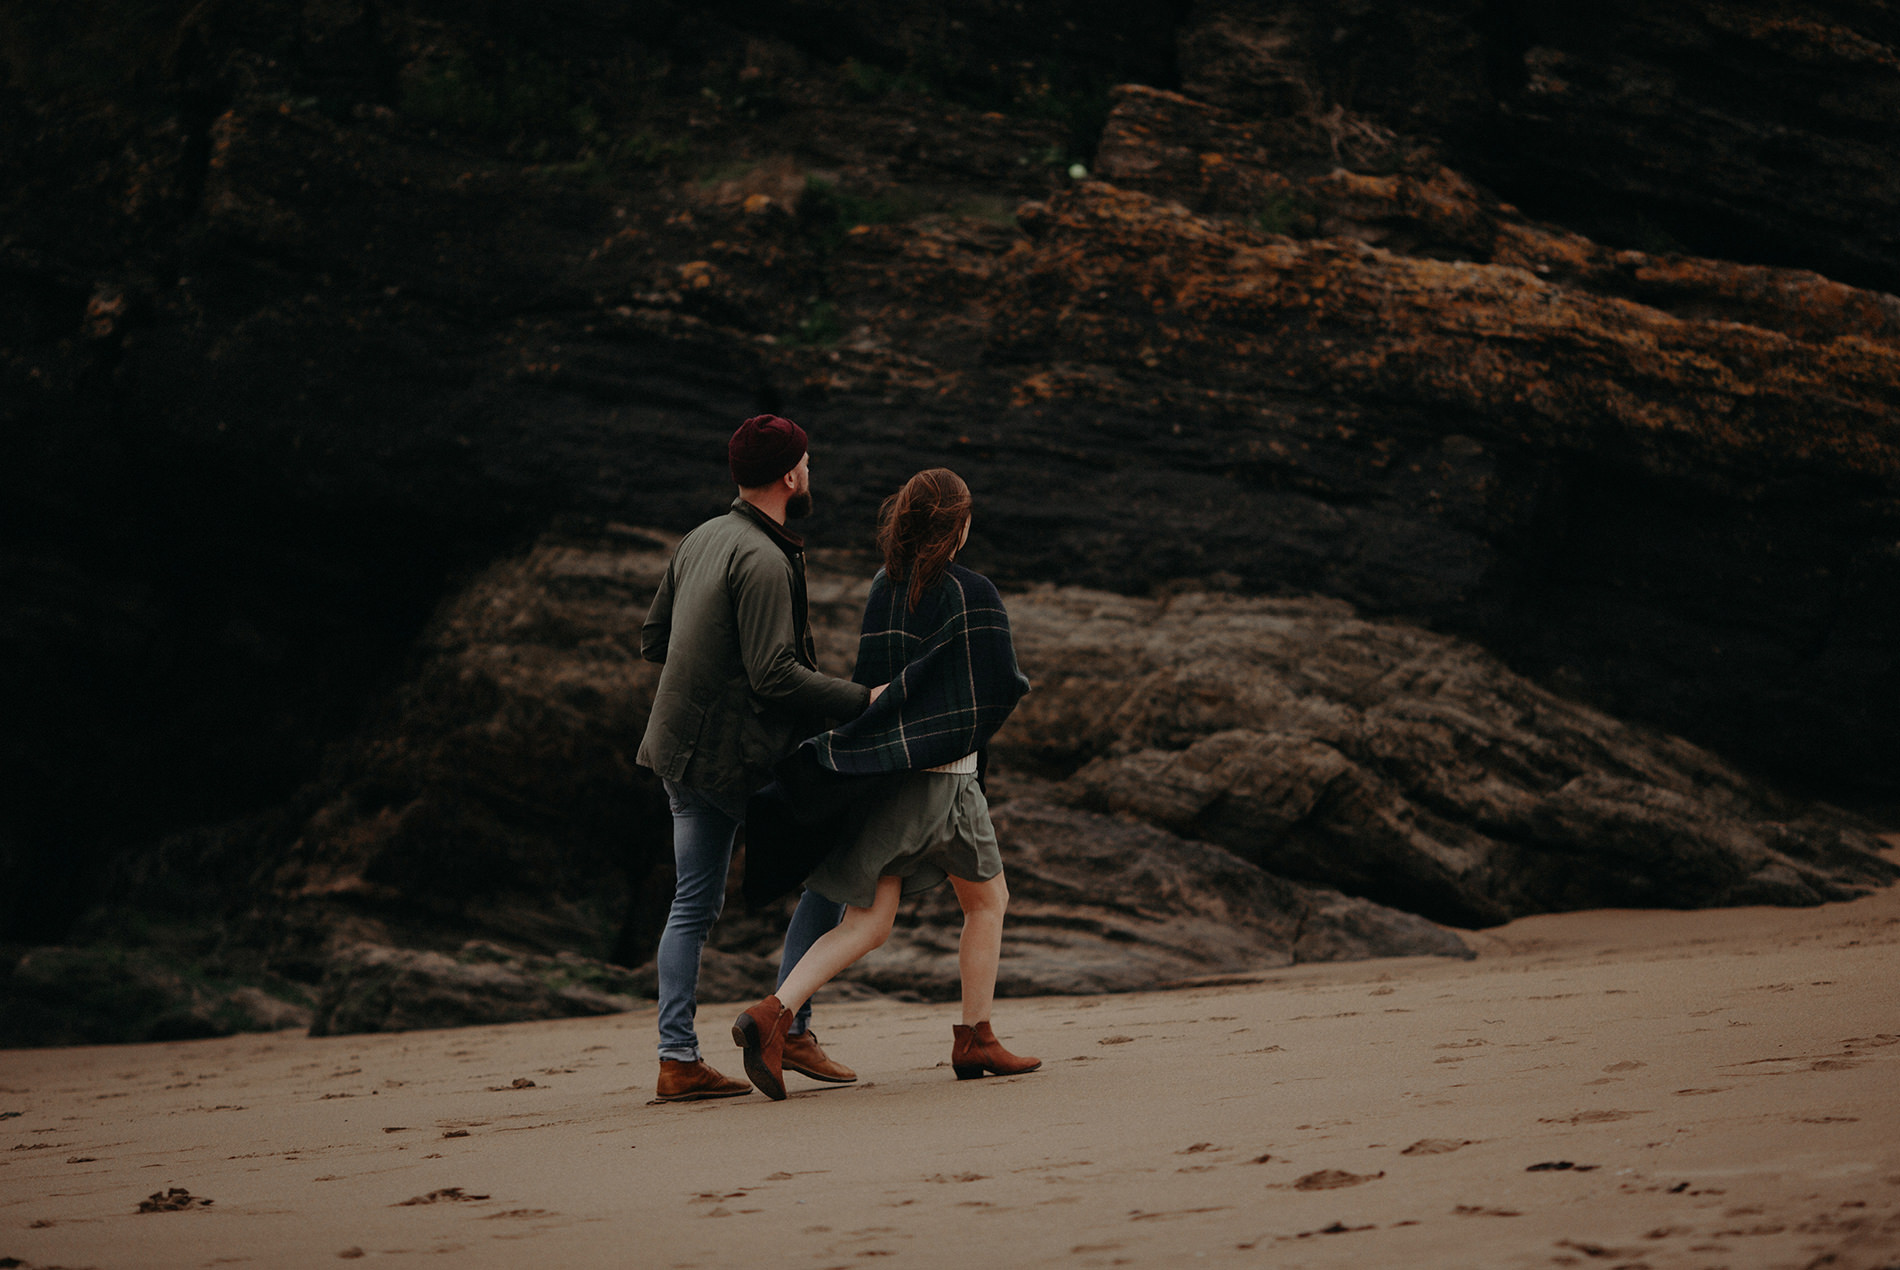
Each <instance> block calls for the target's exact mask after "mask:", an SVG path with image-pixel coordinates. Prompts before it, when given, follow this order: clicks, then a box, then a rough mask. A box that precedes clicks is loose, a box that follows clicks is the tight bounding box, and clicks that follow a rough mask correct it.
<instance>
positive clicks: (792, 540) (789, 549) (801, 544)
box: [732, 495, 805, 555]
mask: <svg viewBox="0 0 1900 1270" xmlns="http://www.w3.org/2000/svg"><path fill="white" fill-rule="evenodd" d="M732 510H733V511H735V512H737V513H738V514H739V515H741V516H744V517H747V518H748V519H750V520H751V521H752V523H753V524H755V525H757V526H758V527H759V528H760V529H763V530H764V531H765V532H766V533H767V534H768V535H769V536H770V537H771V539H772V541H773V542H775V543H777V544H778V546H779V550H781V551H783V552H785V553H786V554H787V555H791V554H792V553H794V552H799V551H803V550H804V549H805V540H804V539H803V538H800V537H799V536H798V535H797V534H795V533H793V532H792V531H791V530H789V529H787V528H786V527H785V526H783V525H781V524H779V523H778V522H777V521H776V520H773V519H772V518H771V517H770V516H767V515H766V514H765V513H764V512H762V511H760V510H759V509H758V508H756V507H754V506H753V505H752V504H751V503H748V502H746V501H745V496H744V495H740V496H739V497H738V498H735V499H733V500H732Z"/></svg>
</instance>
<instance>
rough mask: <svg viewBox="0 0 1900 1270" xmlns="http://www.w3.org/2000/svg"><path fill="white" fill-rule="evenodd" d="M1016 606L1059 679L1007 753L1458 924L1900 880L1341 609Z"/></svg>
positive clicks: (1024, 640) (1534, 691)
mask: <svg viewBox="0 0 1900 1270" xmlns="http://www.w3.org/2000/svg"><path fill="white" fill-rule="evenodd" d="M1010 608H1011V615H1012V621H1013V624H1014V627H1015V630H1016V632H1017V643H1018V648H1019V652H1020V656H1021V657H1022V659H1023V662H1024V664H1025V666H1028V667H1031V668H1032V669H1031V672H1030V673H1031V674H1032V677H1034V678H1035V679H1036V690H1035V691H1034V692H1032V693H1031V694H1030V695H1029V696H1028V697H1027V698H1025V699H1024V702H1023V704H1022V705H1021V706H1020V707H1018V709H1017V713H1016V715H1015V716H1014V717H1013V718H1012V719H1011V721H1010V723H1009V725H1008V727H1007V728H1006V729H1005V731H1004V732H1003V733H1002V734H999V736H998V738H997V743H996V750H997V753H998V754H999V756H1002V757H1004V758H1006V759H1008V760H1010V761H1013V762H1016V763H1019V764H1023V765H1025V766H1035V767H1039V768H1041V769H1043V770H1055V771H1074V775H1073V776H1071V777H1070V778H1069V779H1068V780H1066V781H1065V782H1063V783H1062V784H1060V785H1058V786H1057V787H1056V788H1055V790H1054V791H1053V796H1054V797H1057V798H1059V799H1062V800H1063V801H1067V802H1070V803H1073V804H1075V805H1078V806H1083V807H1090V808H1096V809H1100V810H1106V811H1114V812H1119V813H1122V814H1125V815H1130V816H1134V817H1136V818H1138V819H1140V820H1143V821H1146V822H1148V823H1150V824H1154V825H1158V826H1161V827H1164V828H1166V829H1168V830H1170V831H1172V832H1174V833H1177V834H1181V835H1183V836H1185V837H1189V838H1196V839H1201V840H1204V841H1207V842H1214V843H1219V844H1221V845H1223V846H1225V847H1227V848H1229V849H1230V850H1233V851H1235V852H1237V853H1238V854H1240V855H1241V856H1242V857H1244V858H1245V859H1247V860H1249V861H1251V862H1253V863H1255V864H1257V865H1258V866H1259V867H1261V868H1262V869H1265V870H1267V871H1268V872H1271V873H1274V874H1278V875H1281V876H1284V877H1289V878H1297V879H1302V880H1305V881H1309V882H1317V883H1321V884H1324V885H1328V886H1333V887H1337V888H1339V889H1340V890H1343V891H1345V892H1348V893H1349V894H1353V895H1359V896H1365V897H1368V898H1370V899H1373V900H1377V901H1380V902H1382V903H1384V904H1389V905H1397V906H1398V907H1401V908H1403V909H1406V910H1408V911H1410V912H1415V913H1422V914H1424V915H1425V916H1427V917H1431V918H1433V919H1435V920H1437V921H1442V922H1449V923H1452V924H1454V925H1460V926H1481V925H1489V924H1492V923H1495V922H1501V921H1505V920H1507V919H1509V918H1511V917H1521V916H1524V915H1526V914H1529V913H1537V912H1551V911H1558V910H1566V909H1577V908H1596V907H1656V906H1662V907H1682V908H1700V907H1708V906H1714V905H1726V904H1817V903H1820V902H1822V901H1824V900H1835V899H1847V898H1851V897H1853V896H1855V895H1860V894H1865V893H1866V892H1867V890H1869V889H1870V888H1872V887H1876V886H1882V885H1886V884H1888V883H1890V882H1891V881H1893V880H1894V879H1895V878H1896V877H1900V867H1896V865H1895V864H1894V862H1893V861H1892V860H1891V859H1890V858H1888V857H1887V856H1886V855H1885V854H1884V852H1885V851H1886V844H1885V843H1884V842H1883V841H1882V840H1881V839H1880V837H1879V836H1878V834H1877V831H1876V829H1875V827H1874V826H1873V825H1871V824H1867V823H1865V822H1863V821H1860V820H1859V819H1858V818H1856V817H1853V816H1850V815H1846V814H1844V813H1841V812H1837V811H1835V810H1833V809H1830V808H1827V807H1825V806H1803V805H1800V804H1797V803H1794V802H1791V801H1788V800H1784V799H1781V798H1778V797H1776V796H1775V795H1773V794H1771V793H1769V792H1768V791H1765V790H1763V789H1762V788H1761V787H1760V786H1759V785H1757V784H1755V783H1754V782H1752V781H1750V780H1749V779H1747V778H1746V777H1744V776H1743V775H1742V774H1741V773H1739V772H1737V771H1735V770H1734V769H1733V768H1731V767H1729V766H1727V765H1726V764H1724V763H1722V762H1721V761H1720V760H1719V759H1717V758H1716V757H1715V756H1714V755H1711V754H1709V753H1708V752H1706V751H1703V750H1700V749H1698V748H1696V747H1695V746H1692V745H1689V744H1687V743H1686V742H1684V741H1681V740H1680V739H1677V738H1675V737H1669V736H1663V735H1659V734H1657V733H1655V732H1652V731H1649V730H1647V729H1644V728H1640V727H1632V726H1630V725H1628V724H1624V723H1620V722H1618V721H1616V720H1614V719H1612V718H1610V717H1608V716H1606V715H1604V714H1602V713H1601V712H1599V711H1596V710H1594V709H1591V708H1589V707H1587V706H1583V705H1580V704H1578V703H1576V702H1574V701H1569V700H1566V699H1564V698H1561V697H1558V696H1556V695H1554V694H1553V693H1551V692H1549V691H1547V690H1545V689H1542V688H1539V687H1537V686H1536V685H1535V684H1532V683H1530V682H1528V681H1527V680H1525V679H1523V678H1521V677H1519V676H1517V675H1515V674H1513V673H1511V672H1510V671H1508V670H1507V669H1505V668H1504V667H1503V666H1501V665H1500V664H1499V663H1498V662H1497V661H1496V659H1495V658H1493V657H1491V656H1489V655H1487V654H1485V653H1483V652H1481V651H1479V650H1478V649H1476V648H1474V647H1472V646H1470V645H1469V644H1464V643H1461V642H1459V641H1457V640H1454V639H1450V638H1448V637H1445V636H1442V635H1435V634H1431V633H1429V632H1426V631H1423V630H1420V629H1418V628H1417V627H1413V626H1408V625H1403V624H1399V623H1389V622H1372V621H1367V620H1365V619H1363V618H1361V617H1359V616H1357V615H1356V614H1354V613H1353V612H1351V610H1349V609H1347V608H1346V607H1345V606H1343V605H1340V604H1338V603H1336V602H1330V601H1322V600H1264V599H1240V598H1235V597H1230V596H1218V595H1206V594H1192V593H1189V594H1182V595H1177V596H1174V597H1171V598H1170V599H1168V600H1165V601H1152V600H1136V599H1129V598H1124V597H1116V596H1109V595H1106V594H1103V593H1100V592H1086V591H1066V590H1053V589H1041V590H1036V591H1032V592H1029V593H1027V594H1024V595H1019V596H1015V597H1012V602H1011V606H1010ZM1078 768H1079V770H1077V769H1078Z"/></svg>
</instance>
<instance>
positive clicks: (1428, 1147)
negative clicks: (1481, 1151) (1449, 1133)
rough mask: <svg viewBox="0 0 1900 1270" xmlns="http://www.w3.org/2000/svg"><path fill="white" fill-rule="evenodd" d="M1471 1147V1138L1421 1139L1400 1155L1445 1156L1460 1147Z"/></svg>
mask: <svg viewBox="0 0 1900 1270" xmlns="http://www.w3.org/2000/svg"><path fill="white" fill-rule="evenodd" d="M1470 1145H1471V1140H1470V1139H1469V1138H1420V1139H1419V1140H1418V1141H1417V1142H1414V1143H1413V1144H1412V1145H1411V1146H1409V1147H1406V1148H1405V1150H1403V1151H1401V1152H1399V1154H1400V1155H1445V1154H1448V1153H1450V1152H1452V1151H1456V1150H1457V1149H1458V1148H1459V1147H1468V1146H1470Z"/></svg>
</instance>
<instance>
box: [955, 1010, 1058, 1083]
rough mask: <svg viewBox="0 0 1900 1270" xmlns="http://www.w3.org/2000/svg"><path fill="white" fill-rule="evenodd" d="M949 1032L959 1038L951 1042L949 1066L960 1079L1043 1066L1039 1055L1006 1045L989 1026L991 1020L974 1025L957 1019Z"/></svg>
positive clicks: (1019, 1071)
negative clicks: (1022, 1053)
mask: <svg viewBox="0 0 1900 1270" xmlns="http://www.w3.org/2000/svg"><path fill="white" fill-rule="evenodd" d="M950 1033H951V1035H952V1036H954V1037H955V1038H956V1039H955V1040H954V1041H953V1042H952V1043H951V1045H950V1067H951V1070H953V1071H955V1072H956V1074H957V1079H958V1080H969V1079H970V1078H971V1077H973V1076H981V1075H982V1074H983V1073H984V1072H986V1071H989V1072H995V1073H996V1074H997V1075H998V1076H1015V1075H1018V1074H1020V1073H1022V1072H1033V1071H1035V1070H1036V1069H1037V1068H1038V1067H1041V1066H1042V1060H1041V1059H1040V1058H1024V1057H1021V1056H1019V1055H1016V1054H1012V1053H1010V1052H1009V1051H1008V1050H1006V1049H1004V1048H1003V1043H1002V1042H1001V1041H999V1040H997V1039H996V1033H994V1032H992V1031H991V1030H990V1025H989V1021H988V1020H985V1021H983V1022H982V1023H978V1024H976V1025H975V1026H974V1027H965V1026H964V1025H963V1024H961V1023H954V1024H952V1025H951V1027H950Z"/></svg>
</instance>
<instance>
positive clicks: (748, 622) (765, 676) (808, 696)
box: [730, 555, 871, 719]
mask: <svg viewBox="0 0 1900 1270" xmlns="http://www.w3.org/2000/svg"><path fill="white" fill-rule="evenodd" d="M789 568H790V565H789V564H786V563H784V562H783V558H782V557H780V558H779V559H777V560H772V559H765V558H761V557H753V558H751V559H747V558H746V557H745V556H743V555H742V556H741V557H739V558H738V559H736V560H735V561H734V564H733V574H732V577H731V578H730V582H731V584H732V587H733V592H734V594H733V610H734V615H735V617H736V618H737V620H738V626H739V659H740V660H741V661H742V662H744V663H745V673H746V680H747V682H748V683H749V684H750V685H751V688H752V692H753V695H755V696H757V697H760V698H763V699H764V700H766V701H770V702H771V703H772V704H774V705H776V706H778V707H780V708H781V709H785V710H790V711H792V712H793V713H796V714H801V715H810V716H815V717H819V718H826V719H852V718H856V717H857V716H858V715H860V714H862V713H864V708H865V707H866V706H867V705H869V704H870V703H871V690H870V689H869V688H867V687H865V686H864V685H863V684H855V683H852V682H851V681H850V680H849V679H836V678H833V677H832V676H830V675H825V674H820V673H819V672H818V671H815V670H812V669H811V668H810V667H808V666H806V665H805V664H804V663H803V662H801V661H799V660H798V653H797V651H796V648H797V644H796V641H797V638H798V632H797V629H796V626H795V624H794V622H793V620H792V586H791V577H790V576H789V574H788V572H787V570H788V569H789Z"/></svg>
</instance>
